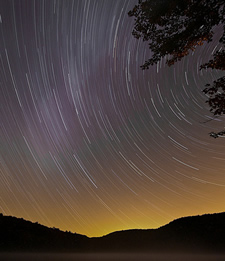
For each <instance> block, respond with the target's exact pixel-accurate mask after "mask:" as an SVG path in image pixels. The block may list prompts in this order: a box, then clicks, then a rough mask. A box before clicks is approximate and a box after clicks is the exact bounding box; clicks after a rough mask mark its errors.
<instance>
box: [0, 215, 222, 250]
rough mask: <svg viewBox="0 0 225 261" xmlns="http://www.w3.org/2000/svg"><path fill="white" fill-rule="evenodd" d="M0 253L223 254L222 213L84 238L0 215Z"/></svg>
mask: <svg viewBox="0 0 225 261" xmlns="http://www.w3.org/2000/svg"><path fill="white" fill-rule="evenodd" d="M0 231H1V232H0V252H16V251H17V252H35V251H38V252H160V253H162V252H192V253H193V252H204V253H208V252H209V253H225V212H221V213H215V214H204V215H198V216H189V217H182V218H178V219H175V220H173V221H171V222H169V223H168V224H166V225H163V226H161V227H159V228H156V229H130V230H123V231H115V232H112V233H109V234H107V235H104V236H102V237H91V238H89V237H87V236H85V235H80V234H76V233H71V232H63V231H61V230H59V229H57V228H48V227H46V226H43V225H41V224H38V223H37V222H36V223H32V222H31V221H26V220H23V219H22V218H16V217H11V216H3V215H2V214H0Z"/></svg>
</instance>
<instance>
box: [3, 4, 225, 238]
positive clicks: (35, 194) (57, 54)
mask: <svg viewBox="0 0 225 261" xmlns="http://www.w3.org/2000/svg"><path fill="white" fill-rule="evenodd" d="M135 4H136V1H133V0H132V1H124V0H121V1H120V0H117V1H107V0H103V1H101V0H92V1H91V0H89V1H85V0H80V1H78V0H76V1H72V0H68V1H62V0H61V1H57V0H55V1H53V0H48V1H43V0H37V1H34V0H14V1H13V0H1V1H0V43H1V44H0V74H1V75H0V117H1V118H0V119H1V128H0V149H1V165H0V166H1V169H0V170H1V174H0V209H1V210H0V211H1V212H2V213H3V214H6V215H13V216H17V217H23V218H25V219H28V220H31V221H38V222H39V223H42V224H44V225H47V226H55V227H59V228H60V229H62V230H70V231H72V232H77V233H82V234H86V235H88V236H100V235H103V234H106V233H109V232H111V231H114V230H121V229H129V228H154V227H159V226H161V225H163V224H165V223H167V222H169V221H171V220H173V219H174V218H178V217H181V216H185V215H195V214H203V213H211V212H220V211H224V199H225V175H224V170H225V169H224V168H225V157H224V146H225V143H224V139H223V138H220V139H216V140H215V139H212V138H211V137H209V135H208V133H209V132H211V131H220V130H222V129H223V128H224V121H223V118H222V117H221V118H218V119H216V120H213V121H208V120H209V119H211V118H212V115H210V113H209V108H208V107H207V104H206V103H205V100H206V97H205V96H204V95H203V93H202V89H204V85H205V84H206V83H210V82H212V81H213V80H215V79H217V78H218V77H219V76H221V73H220V72H219V71H211V70H208V71H199V65H201V64H202V63H203V62H206V61H207V60H208V59H210V58H211V57H212V54H213V53H214V52H215V51H216V50H218V49H219V48H220V46H219V45H217V41H218V39H219V33H220V31H219V30H217V31H216V33H215V37H214V38H215V40H214V41H213V42H211V43H210V44H205V45H203V46H202V47H199V48H197V50H196V51H195V52H193V53H191V54H190V55H189V56H188V57H186V58H184V59H183V60H182V61H181V62H179V63H177V64H175V65H174V66H172V67H168V66H166V65H165V59H162V60H161V62H160V63H158V64H157V65H155V66H152V67H151V68H150V69H149V70H146V71H142V70H141V69H140V65H142V64H143V63H144V61H145V60H146V59H148V57H149V56H150V55H151V53H150V51H149V49H148V46H147V44H146V43H143V42H142V41H141V40H137V39H135V38H134V37H133V36H132V28H133V25H134V20H133V19H132V18H129V17H128V15H127V13H128V11H129V10H131V9H132V8H133V7H134V5H135Z"/></svg>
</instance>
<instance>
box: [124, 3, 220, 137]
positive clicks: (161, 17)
mask: <svg viewBox="0 0 225 261" xmlns="http://www.w3.org/2000/svg"><path fill="white" fill-rule="evenodd" d="M128 15H129V16H130V17H134V18H135V24H134V29H133V32H132V34H133V36H134V37H135V38H137V39H139V38H140V39H142V40H143V41H147V42H148V46H149V49H150V50H151V52H152V57H151V58H150V59H148V60H147V61H145V63H144V64H143V65H142V66H141V68H142V69H143V70H145V69H148V68H149V67H150V66H151V65H153V64H156V63H158V62H159V61H160V60H161V58H162V57H166V59H167V60H166V63H167V64H168V65H169V66H171V65H173V64H174V63H175V62H177V61H180V60H181V59H182V58H183V57H184V56H187V55H188V54H189V53H190V52H193V51H194V50H195V49H196V47H197V46H201V45H203V44H204V42H207V43H209V42H210V41H212V38H213V35H214V29H215V27H216V26H222V28H223V33H222V35H221V37H220V39H219V43H220V44H221V45H222V48H221V49H220V50H219V51H217V52H216V53H215V54H214V55H213V59H212V60H209V62H207V63H205V64H203V65H201V66H200V69H201V70H202V69H208V68H211V69H219V70H225V50H224V45H225V4H224V0H182V1H180V0H157V1H155V0H146V1H142V0H139V2H138V4H137V5H135V6H134V8H133V9H132V10H130V11H129V12H128ZM203 92H204V93H205V94H206V95H207V97H208V100H207V101H206V102H207V103H208V104H209V106H210V108H211V109H210V111H211V112H212V113H213V114H214V115H221V114H225V77H221V78H219V79H218V80H216V81H214V82H213V84H212V85H210V84H207V85H206V88H205V89H204V90H203ZM211 134H214V136H213V135H211V136H213V137H219V136H220V135H223V134H224V133H223V132H219V133H214V132H212V133H211Z"/></svg>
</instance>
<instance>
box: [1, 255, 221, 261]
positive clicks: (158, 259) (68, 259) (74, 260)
mask: <svg viewBox="0 0 225 261" xmlns="http://www.w3.org/2000/svg"><path fill="white" fill-rule="evenodd" d="M0 260H4V261H12V260H16V261H31V260H32V261H62V260H63V261H103V260H104V261H108V260H110V261H115V260H116V261H120V260H129V261H136V260H138V261H140V260H141V261H147V260H149V261H181V260H182V261H190V260H191V261H224V260H225V255H204V254H202V255H201V254H198V255H197V254H196V255H188V254H184V255H182V254H168V255H167V254H140V253H139V254H135V253H133V254H130V253H104V254H103V253H93V254H91V253H90V254H38V253H37V254H33V253H32V254H29V253H24V254H22V253H20V254H15V253H14V254H11V253H9V254H8V253H2V254H0Z"/></svg>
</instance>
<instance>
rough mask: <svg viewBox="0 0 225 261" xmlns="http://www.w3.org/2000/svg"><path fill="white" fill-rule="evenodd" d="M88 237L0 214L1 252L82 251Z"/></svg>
mask: <svg viewBox="0 0 225 261" xmlns="http://www.w3.org/2000/svg"><path fill="white" fill-rule="evenodd" d="M88 241H89V238H88V237H86V236H83V235H79V234H73V233H70V232H63V231H60V230H59V229H57V228H48V227H45V226H43V225H40V224H38V223H32V222H30V221H26V220H24V219H22V218H16V217H10V216H3V215H2V214H0V251H1V252H18V251H19V252H35V251H38V252H40V251H42V252H56V251H57V252H82V251H84V246H85V248H86V246H87V245H88Z"/></svg>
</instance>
